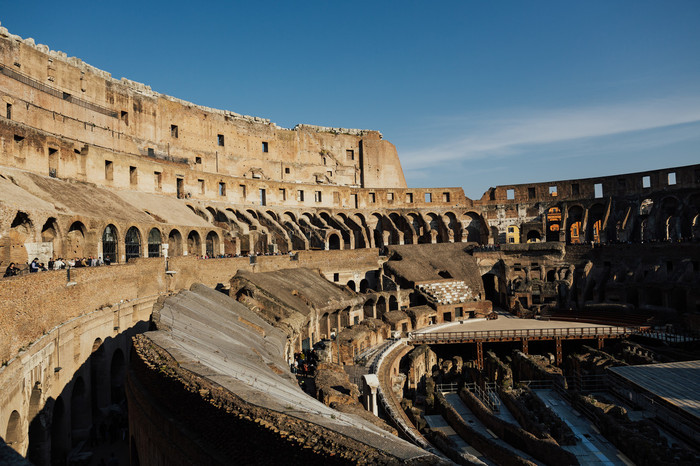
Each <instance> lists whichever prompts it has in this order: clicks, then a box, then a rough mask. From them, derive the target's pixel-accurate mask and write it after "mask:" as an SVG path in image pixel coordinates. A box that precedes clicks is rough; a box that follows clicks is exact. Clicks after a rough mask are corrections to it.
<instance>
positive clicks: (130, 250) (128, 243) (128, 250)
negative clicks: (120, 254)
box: [124, 227, 141, 262]
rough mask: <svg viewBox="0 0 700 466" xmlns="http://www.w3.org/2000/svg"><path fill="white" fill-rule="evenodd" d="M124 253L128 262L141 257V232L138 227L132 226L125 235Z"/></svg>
mask: <svg viewBox="0 0 700 466" xmlns="http://www.w3.org/2000/svg"><path fill="white" fill-rule="evenodd" d="M124 253H125V255H126V261H127V262H129V260H131V259H137V258H139V257H141V233H140V232H139V230H138V228H136V227H131V228H129V229H128V230H127V232H126V235H124Z"/></svg>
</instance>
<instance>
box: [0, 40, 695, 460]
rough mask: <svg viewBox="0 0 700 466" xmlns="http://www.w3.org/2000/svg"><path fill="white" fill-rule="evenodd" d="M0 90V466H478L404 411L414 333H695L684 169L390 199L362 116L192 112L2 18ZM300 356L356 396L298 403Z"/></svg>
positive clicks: (388, 148) (381, 147) (393, 190)
mask: <svg viewBox="0 0 700 466" xmlns="http://www.w3.org/2000/svg"><path fill="white" fill-rule="evenodd" d="M0 98H1V99H2V102H1V105H2V107H1V108H0V193H1V194H0V265H1V266H2V268H3V270H5V268H7V267H8V266H9V265H10V263H14V264H16V268H17V271H18V272H17V274H16V275H15V276H8V277H5V278H2V280H1V281H0V299H1V300H2V303H3V305H2V306H0V362H1V363H2V367H1V368H0V436H2V438H1V439H0V463H2V464H27V463H33V464H38V465H48V464H98V458H99V456H98V455H99V453H100V451H101V450H99V449H98V448H97V447H96V445H97V444H100V440H103V438H106V437H108V436H110V435H111V434H114V437H116V438H117V439H118V440H117V443H118V444H119V445H123V448H122V450H123V451H121V450H119V451H117V453H118V454H119V455H121V456H120V458H121V459H122V461H123V462H124V463H123V464H126V461H130V464H133V465H137V464H149V465H150V464H158V465H164V464H169V465H170V464H183V465H184V464H207V463H211V464H231V463H232V462H241V463H245V464H247V463H250V464H271V463H272V464H274V463H287V464H298V463H305V464H309V463H310V464H317V463H318V464H321V463H324V464H357V463H360V464H362V463H364V464H399V463H401V464H442V463H445V464H447V463H450V462H451V461H457V462H460V464H466V463H468V464H472V463H470V461H472V460H473V461H478V460H477V459H474V458H473V457H469V458H472V459H469V458H468V457H467V456H464V455H463V456H460V457H459V458H458V459H455V456H454V454H453V453H450V452H449V446H448V447H444V445H443V447H439V445H442V443H444V442H442V443H441V442H440V439H437V440H436V439H435V438H433V439H432V440H431V439H430V438H429V436H426V434H425V432H424V431H422V429H420V428H419V427H420V426H419V425H420V424H421V423H420V422H417V421H416V419H415V418H414V417H412V415H411V414H410V413H412V412H413V411H411V410H410V409H406V406H405V403H403V404H402V402H401V399H402V398H404V396H402V393H403V395H405V394H406V393H408V392H409V391H410V390H412V389H414V388H415V387H416V386H418V385H419V384H420V382H417V381H415V380H414V381H413V382H412V379H411V374H413V375H415V374H417V373H418V374H420V373H421V371H422V374H423V376H425V373H426V371H427V372H428V373H429V372H430V368H429V367H428V368H427V369H426V368H425V367H423V369H420V368H417V367H418V366H415V364H419V363H418V362H415V361H418V360H419V358H418V357H410V358H413V359H411V360H412V361H414V362H413V363H411V364H413V365H412V366H411V369H410V370H408V371H406V370H404V365H405V362H406V357H405V355H406V354H407V353H408V352H409V351H410V350H412V349H413V347H414V346H416V347H418V343H416V344H415V345H414V344H413V343H411V338H412V336H413V334H414V333H415V332H419V331H422V330H425V329H427V328H431V327H436V326H449V325H451V323H457V322H468V321H470V320H471V319H474V320H475V321H477V320H480V319H482V318H486V317H488V318H494V317H497V314H498V313H506V314H509V315H511V314H515V315H517V316H519V317H538V318H542V317H546V318H550V317H552V318H554V317H556V316H559V317H561V318H563V319H567V318H568V319H582V320H585V319H586V318H587V319H589V321H591V322H592V321H598V322H599V323H611V322H614V324H615V325H627V324H629V325H637V327H636V328H639V326H638V324H639V323H640V322H642V321H643V320H644V319H647V318H655V319H656V322H657V324H655V327H654V328H661V327H659V326H662V327H663V328H664V329H666V331H667V332H671V330H672V333H673V334H674V335H680V334H681V333H683V334H692V332H694V331H697V330H698V329H699V328H700V286H699V285H700V165H691V166H683V167H670V168H660V169H658V170H653V171H648V172H641V173H627V174H616V175H606V176H601V177H598V178H587V179H576V180H559V181H550V182H544V183H533V184H524V185H508V186H496V187H490V188H488V189H487V190H486V191H485V193H484V195H483V196H482V197H481V199H470V198H468V197H466V196H465V194H464V191H463V189H462V188H455V187H436V188H429V189H416V188H409V187H407V185H406V181H405V179H404V175H403V172H402V168H401V163H400V160H399V156H398V154H397V151H396V148H395V147H394V146H393V145H392V144H391V143H390V142H389V141H386V140H384V139H383V138H382V134H381V133H380V132H378V131H375V130H360V129H346V128H331V127H322V126H313V125H306V124H300V125H297V126H295V127H294V128H291V129H288V128H281V127H278V126H277V125H275V123H273V122H271V121H269V120H266V119H262V118H257V117H250V116H245V115H239V114H236V113H233V112H231V111H226V110H218V109H213V108H208V107H202V106H199V105H196V104H193V103H190V102H186V101H183V100H180V99H177V98H174V97H170V96H167V95H163V94H159V93H157V92H155V91H153V90H152V89H151V88H150V87H149V86H146V85H144V84H140V83H137V82H133V81H130V80H127V79H121V80H117V79H114V78H112V77H111V75H110V74H109V73H107V72H105V71H102V70H98V69H96V68H94V67H92V66H90V65H88V64H86V63H84V62H82V61H81V60H80V59H78V58H75V57H68V56H67V55H66V54H65V53H62V52H56V51H53V50H50V48H49V47H48V46H45V45H41V44H35V43H34V41H33V40H32V39H22V38H21V37H19V36H16V35H13V34H11V33H9V32H8V31H7V29H5V28H0ZM35 258H36V259H37V261H36V264H44V265H45V266H51V267H47V268H50V269H51V270H46V271H43V270H42V271H39V272H36V273H33V272H34V270H31V269H32V268H34V267H35V266H33V265H31V263H32V262H33V261H34V259H35ZM58 258H62V260H63V262H65V263H67V264H69V266H67V267H65V268H61V267H53V266H54V265H55V264H56V260H57V259H58ZM54 268H56V270H53V269H54ZM640 318H642V319H641V320H640ZM644 322H648V320H644ZM601 338H602V337H601ZM606 338H607V336H606ZM479 344H481V343H479ZM397 345H398V346H397ZM523 345H524V348H527V340H523ZM321 348H323V349H322V350H321ZM479 348H481V347H479ZM312 349H316V350H318V351H317V352H318V353H319V354H320V355H321V356H320V357H321V358H325V359H323V361H322V362H319V365H318V368H319V372H320V369H321V367H322V365H325V366H324V367H326V366H327V367H326V369H325V370H327V371H330V372H328V374H331V373H332V371H333V370H337V368H340V370H339V371H337V372H336V373H335V374H336V375H334V376H333V377H336V376H337V377H340V378H341V379H343V382H342V383H341V382H338V383H341V385H342V384H345V385H343V386H344V387H350V388H347V390H345V389H344V390H339V389H334V390H332V389H331V388H332V387H331V388H328V387H330V386H331V385H333V383H332V382H328V384H326V385H327V386H326V385H323V384H322V381H321V380H320V378H317V380H316V385H317V386H316V393H312V395H314V396H309V395H308V394H307V393H305V390H306V392H309V391H313V390H309V387H308V386H306V387H300V384H299V382H300V377H299V375H298V374H294V373H292V371H290V365H293V364H294V361H295V358H296V357H297V355H299V354H305V353H306V354H308V353H309V351H311V350H312ZM479 351H481V349H479ZM552 351H553V350H552ZM557 351H558V350H557ZM525 352H526V353H527V351H525ZM421 354H423V353H421ZM426 354H427V353H426ZM689 354H692V355H695V356H697V353H692V352H691V353H689ZM410 358H409V359H410ZM421 358H424V359H421V360H420V361H423V362H420V364H424V365H425V364H426V363H425V362H424V361H426V360H427V359H425V358H428V356H425V357H424V356H421ZM484 358H486V360H487V362H486V363H484ZM428 359H429V358H428ZM402 361H403V362H402ZM474 361H475V366H474V367H475V368H477V369H478V370H482V371H485V370H487V367H488V357H486V356H484V355H481V354H480V353H479V354H477V353H476V352H475V353H474ZM558 362H560V361H558ZM353 367H355V368H367V370H366V371H365V372H363V373H362V374H360V376H358V377H356V378H355V379H351V378H348V377H351V375H347V374H352V370H350V369H351V368H353ZM421 367H422V366H421ZM334 368H335V369H334ZM407 374H408V375H409V376H408V378H407V377H406V375H407ZM328 377H329V379H331V378H332V377H331V376H330V375H328ZM419 378H420V377H419ZM348 380H350V381H353V382H354V383H347V382H348ZM414 382H415V383H414ZM403 383H405V384H406V385H405V386H403V385H402V384H403ZM411 383H414V385H413V386H411ZM302 385H303V384H302ZM397 385H398V389H397V388H396V386H397ZM322 387H323V388H322ZM333 387H336V385H333ZM404 390H406V393H404ZM407 413H408V414H407ZM117 420H118V421H117ZM117 422H119V423H120V424H119V425H118V426H117V425H116V423H117ZM106 431H107V432H106ZM111 431H115V432H111ZM440 438H441V437H440ZM120 448H121V447H120ZM484 448H486V449H487V447H484ZM446 450H448V452H446ZM486 456H487V457H489V455H488V454H487V455H486ZM555 457H556V456H555ZM234 458H235V459H236V460H235V461H234V460H233V459H234ZM490 458H491V459H490V461H491V463H490V464H494V463H506V464H526V463H523V462H517V461H515V460H513V459H512V458H511V459H503V458H505V457H503V456H498V454H495V453H494V454H493V456H490ZM494 458H496V459H494ZM538 461H539V459H538ZM465 462H466V463H465ZM545 462H546V461H545ZM474 464H477V463H474ZM481 464H483V463H481ZM549 464H557V463H552V462H549ZM558 464H563V463H558Z"/></svg>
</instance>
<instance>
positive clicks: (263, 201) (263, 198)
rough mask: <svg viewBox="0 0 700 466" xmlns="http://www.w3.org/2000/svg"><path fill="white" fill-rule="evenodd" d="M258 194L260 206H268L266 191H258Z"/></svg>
mask: <svg viewBox="0 0 700 466" xmlns="http://www.w3.org/2000/svg"><path fill="white" fill-rule="evenodd" d="M258 193H259V195H260V205H261V206H263V205H267V194H266V193H265V190H264V189H262V188H260V189H259V190H258Z"/></svg>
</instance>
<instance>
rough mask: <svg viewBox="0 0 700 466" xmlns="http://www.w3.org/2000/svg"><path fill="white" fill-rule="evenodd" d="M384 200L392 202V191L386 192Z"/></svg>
mask: <svg viewBox="0 0 700 466" xmlns="http://www.w3.org/2000/svg"><path fill="white" fill-rule="evenodd" d="M386 200H387V201H389V202H394V193H386Z"/></svg>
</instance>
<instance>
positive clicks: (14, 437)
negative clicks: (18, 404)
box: [5, 411, 22, 451]
mask: <svg viewBox="0 0 700 466" xmlns="http://www.w3.org/2000/svg"><path fill="white" fill-rule="evenodd" d="M5 442H6V443H7V444H8V445H9V446H11V447H12V448H14V449H15V450H16V451H20V447H21V444H22V419H21V418H20V416H19V413H18V412H17V411H12V414H10V419H9V421H8V422H7V429H6V430H5Z"/></svg>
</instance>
